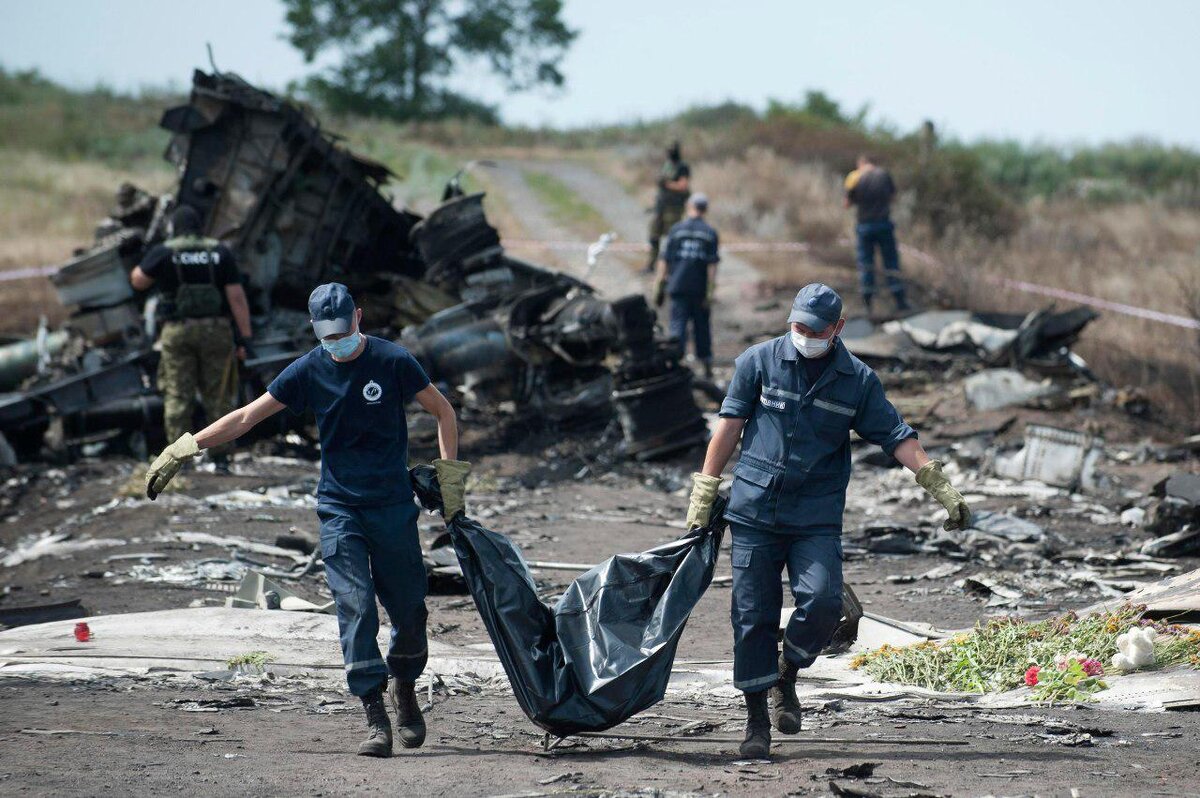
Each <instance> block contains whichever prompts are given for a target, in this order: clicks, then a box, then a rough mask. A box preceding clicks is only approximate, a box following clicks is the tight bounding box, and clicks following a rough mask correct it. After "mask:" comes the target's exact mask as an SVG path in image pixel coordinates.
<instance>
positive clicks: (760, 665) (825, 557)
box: [730, 524, 842, 693]
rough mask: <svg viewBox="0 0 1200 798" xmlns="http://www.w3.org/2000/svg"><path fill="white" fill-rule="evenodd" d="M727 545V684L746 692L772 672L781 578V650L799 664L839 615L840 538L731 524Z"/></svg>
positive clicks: (808, 659)
mask: <svg viewBox="0 0 1200 798" xmlns="http://www.w3.org/2000/svg"><path fill="white" fill-rule="evenodd" d="M730 530H731V532H732V536H733V548H732V553H731V555H730V559H731V561H732V565H733V596H732V607H731V609H730V620H731V621H732V622H733V686H734V687H736V688H737V689H739V690H742V691H744V692H747V693H756V692H758V691H760V690H766V689H767V688H768V687H771V686H772V685H773V684H775V682H776V681H777V680H778V679H779V646H778V645H777V643H776V642H775V641H776V639H777V637H778V634H779V621H780V614H781V612H782V610H783V588H782V585H781V582H780V578H779V577H780V574H781V573H782V572H783V569H784V567H785V566H786V567H787V570H788V581H789V583H790V586H791V591H792V598H793V600H794V601H795V604H796V608H795V609H794V610H793V611H792V616H791V618H790V619H789V620H788V624H787V628H786V629H785V631H784V633H783V655H784V656H785V657H786V658H787V659H788V661H789V662H793V663H795V664H796V665H799V666H800V667H801V668H807V667H808V666H809V665H812V664H813V661H814V660H816V658H817V654H819V653H820V652H821V650H822V649H823V648H825V646H826V645H828V643H829V640H830V638H832V637H833V633H834V631H836V630H837V625H838V622H839V621H840V620H841V617H842V538H841V534H840V530H831V531H832V534H811V535H789V534H780V533H776V532H769V531H765V530H762V529H757V528H755V527H750V526H745V525H742V524H731V526H730Z"/></svg>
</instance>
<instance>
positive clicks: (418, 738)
mask: <svg viewBox="0 0 1200 798" xmlns="http://www.w3.org/2000/svg"><path fill="white" fill-rule="evenodd" d="M388 695H389V696H390V697H391V699H392V709H394V710H396V735H397V736H398V737H399V738H400V744H401V745H402V746H404V747H405V748H420V747H421V743H423V742H425V718H423V717H422V716H421V708H420V707H419V706H417V692H416V685H415V684H414V683H413V682H401V681H399V680H396V679H393V680H392V684H391V686H390V687H388Z"/></svg>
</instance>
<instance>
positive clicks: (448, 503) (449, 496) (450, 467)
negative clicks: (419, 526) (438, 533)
mask: <svg viewBox="0 0 1200 798" xmlns="http://www.w3.org/2000/svg"><path fill="white" fill-rule="evenodd" d="M433 467H434V470H436V471H437V476H438V485H439V486H441V489H442V518H443V519H444V520H445V522H446V523H447V524H448V523H450V521H451V520H452V519H453V518H454V516H456V515H458V514H459V513H461V512H464V511H465V510H466V509H467V504H466V502H467V474H470V473H471V464H470V463H468V462H467V461H465V460H441V459H438V460H434V461H433Z"/></svg>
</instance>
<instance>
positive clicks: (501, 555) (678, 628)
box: [412, 466, 725, 736]
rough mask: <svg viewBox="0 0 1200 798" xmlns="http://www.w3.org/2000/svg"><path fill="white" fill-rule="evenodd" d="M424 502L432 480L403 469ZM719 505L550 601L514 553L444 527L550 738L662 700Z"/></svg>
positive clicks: (465, 520)
mask: <svg viewBox="0 0 1200 798" xmlns="http://www.w3.org/2000/svg"><path fill="white" fill-rule="evenodd" d="M412 476H413V480H412V481H413V489H414V491H415V492H416V494H417V498H418V499H419V500H420V502H421V504H422V505H424V506H425V507H426V508H427V509H430V510H436V509H441V497H440V493H439V492H438V488H437V477H436V475H435V474H434V473H433V469H432V468H431V467H428V466H418V467H417V468H415V469H413V472H412ZM724 508H725V502H724V500H723V499H718V500H717V505H716V506H715V507H714V508H713V518H714V519H716V520H714V521H713V522H712V523H711V524H710V525H709V526H707V527H705V528H703V529H696V530H692V531H691V532H690V533H689V534H687V535H686V536H684V537H682V538H680V539H679V540H676V541H672V542H671V543H665V544H663V545H661V546H656V547H655V548H653V549H650V550H649V551H645V552H642V553H641V554H619V555H617V556H615V557H610V558H609V559H607V560H605V561H604V562H603V563H601V564H599V565H597V566H596V567H595V568H592V569H591V570H590V571H588V572H586V573H584V574H582V575H581V576H580V577H579V578H578V579H576V580H575V581H574V582H572V583H571V586H570V587H569V588H567V591H566V592H565V593H564V594H563V595H562V597H561V598H560V599H559V600H558V603H557V604H556V605H555V606H554V607H553V608H551V607H548V606H546V605H545V604H543V603H542V601H541V600H540V599H539V598H538V594H537V587H536V585H535V584H534V581H533V577H532V575H531V574H530V573H529V567H528V566H527V565H526V564H525V560H524V558H523V557H522V556H521V552H520V550H519V549H518V548H517V547H516V545H514V544H513V543H512V541H510V540H509V539H508V538H507V537H505V536H504V535H501V534H499V533H497V532H493V531H491V530H490V529H486V528H484V527H483V526H482V525H480V524H479V523H478V522H477V521H474V520H472V519H471V518H469V517H467V516H466V515H465V514H459V515H458V516H457V517H456V518H455V519H453V520H452V521H451V523H450V524H449V526H448V529H449V531H450V536H451V539H452V541H453V543H454V549H455V552H456V553H457V554H458V561H459V564H460V566H461V567H462V571H463V576H464V578H465V579H466V582H467V587H468V589H469V590H470V591H471V595H472V597H473V598H474V599H475V606H476V608H477V609H478V610H479V614H480V616H482V618H483V622H484V625H485V626H486V627H487V631H488V635H489V636H490V637H491V638H492V644H493V645H494V646H495V648H496V653H497V654H498V655H499V657H500V662H501V664H502V665H503V666H504V671H505V673H506V674H508V680H509V682H510V683H511V684H512V688H513V693H515V695H516V698H517V703H519V704H520V705H521V709H522V710H524V711H525V714H526V715H528V716H529V719H530V720H532V721H533V722H534V723H536V724H537V725H538V726H540V727H541V728H543V729H545V730H546V731H548V732H550V733H551V734H556V735H559V736H565V735H568V734H574V733H576V732H581V731H600V730H603V729H607V728H610V727H612V726H615V725H617V724H618V723H621V722H623V721H625V720H627V719H628V718H630V717H631V716H633V715H634V714H636V713H638V712H641V711H642V710H644V709H646V708H647V707H650V706H652V705H654V704H656V703H658V702H659V701H661V700H662V697H663V695H664V694H665V693H666V690H667V682H668V681H669V680H670V678H671V665H672V663H673V662H674V660H675V648H676V646H677V645H678V644H679V638H680V636H681V635H682V634H683V628H684V625H685V624H686V623H687V619H688V616H689V615H690V614H691V611H692V609H693V608H694V607H695V606H696V602H697V601H699V600H700V597H701V596H702V595H704V591H705V590H706V589H707V588H708V585H709V583H710V582H711V581H712V576H713V569H714V568H715V566H716V562H717V554H718V552H719V551H720V548H721V536H722V534H723V533H724V531H725V522H724V520H723V518H722V516H723V514H724Z"/></svg>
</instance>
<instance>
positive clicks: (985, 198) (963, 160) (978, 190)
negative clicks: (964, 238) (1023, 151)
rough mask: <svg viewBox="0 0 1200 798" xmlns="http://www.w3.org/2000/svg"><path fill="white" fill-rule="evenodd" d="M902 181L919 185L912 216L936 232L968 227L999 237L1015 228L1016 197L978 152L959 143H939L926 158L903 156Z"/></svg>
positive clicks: (1017, 222)
mask: <svg viewBox="0 0 1200 798" xmlns="http://www.w3.org/2000/svg"><path fill="white" fill-rule="evenodd" d="M899 171H900V176H901V183H902V184H905V183H907V184H908V185H910V186H911V187H912V188H913V190H914V191H915V198H916V202H915V204H914V206H913V216H914V217H915V218H917V219H919V220H921V221H923V222H925V223H926V224H928V225H929V228H930V231H931V232H932V233H933V235H934V237H936V238H942V237H944V236H945V235H946V234H947V233H949V232H951V231H964V232H969V233H972V234H975V235H980V236H983V237H984V238H987V239H990V240H995V239H999V238H1004V237H1006V236H1008V235H1010V234H1011V233H1013V232H1014V231H1015V230H1016V229H1017V225H1018V224H1019V222H1020V216H1019V214H1018V212H1017V209H1016V207H1015V205H1014V204H1013V202H1012V201H1011V200H1010V199H1009V198H1008V197H1006V196H1005V195H1004V194H1002V193H1001V192H1000V191H999V190H998V189H997V188H996V186H995V185H994V184H993V183H992V182H990V181H989V180H988V179H987V176H986V174H985V172H984V169H983V164H982V163H981V161H980V159H979V157H978V156H977V155H975V153H974V152H972V151H971V150H968V149H964V148H961V147H957V146H951V147H946V148H942V149H935V150H934V151H933V152H931V153H930V154H929V155H928V156H927V157H926V158H924V159H922V158H920V157H919V156H917V157H916V158H915V159H913V158H910V159H908V160H906V161H901V169H900V170H899Z"/></svg>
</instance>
